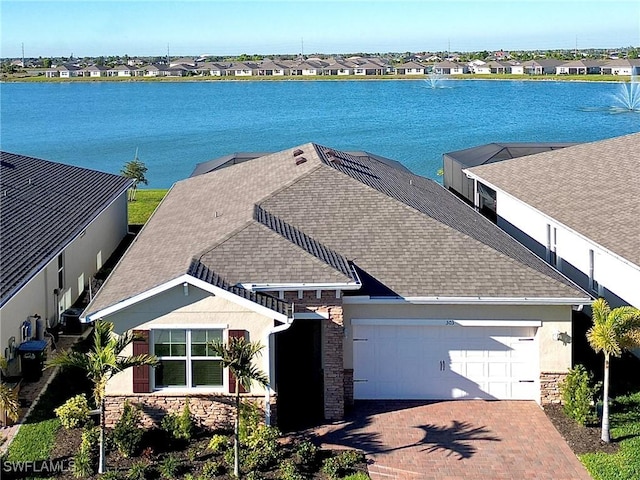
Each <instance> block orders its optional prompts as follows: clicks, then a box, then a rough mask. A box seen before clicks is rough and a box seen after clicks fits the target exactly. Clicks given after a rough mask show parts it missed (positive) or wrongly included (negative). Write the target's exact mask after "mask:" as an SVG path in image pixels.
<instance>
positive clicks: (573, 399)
mask: <svg viewBox="0 0 640 480" xmlns="http://www.w3.org/2000/svg"><path fill="white" fill-rule="evenodd" d="M597 389H598V386H597V385H596V386H594V385H593V375H592V374H591V373H589V372H587V370H586V369H585V368H584V367H583V366H582V365H576V366H575V367H574V368H572V369H571V370H569V373H568V374H567V377H566V378H565V380H564V381H563V382H562V383H561V384H560V393H561V394H562V403H563V409H564V412H565V413H566V414H567V416H569V417H570V418H573V419H574V420H575V421H576V422H578V423H579V424H580V425H585V424H586V423H587V422H590V421H593V420H594V417H595V411H594V407H593V398H594V395H595V393H596V391H597Z"/></svg>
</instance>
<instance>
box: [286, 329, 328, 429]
mask: <svg viewBox="0 0 640 480" xmlns="http://www.w3.org/2000/svg"><path fill="white" fill-rule="evenodd" d="M320 322H321V321H320V320H306V319H298V320H295V321H294V322H293V324H292V325H291V327H289V328H288V329H287V330H285V331H284V332H280V333H278V334H276V337H275V338H276V392H277V395H278V406H277V418H278V427H279V428H280V429H281V430H282V431H285V432H286V431H291V430H298V429H302V428H307V427H311V426H314V425H318V424H319V423H321V422H322V420H323V416H324V415H323V413H324V411H323V405H324V402H323V391H324V388H323V376H322V361H321V346H320V338H321V323H320Z"/></svg>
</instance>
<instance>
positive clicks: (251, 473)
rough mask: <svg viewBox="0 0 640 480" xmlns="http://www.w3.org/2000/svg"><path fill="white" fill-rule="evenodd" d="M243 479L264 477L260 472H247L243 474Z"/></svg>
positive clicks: (249, 479)
mask: <svg viewBox="0 0 640 480" xmlns="http://www.w3.org/2000/svg"><path fill="white" fill-rule="evenodd" d="M244 478H245V480H263V479H264V477H263V476H262V474H261V473H260V472H249V473H247V474H246V475H245V476H244Z"/></svg>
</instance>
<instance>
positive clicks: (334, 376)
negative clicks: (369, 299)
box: [284, 290, 345, 420]
mask: <svg viewBox="0 0 640 480" xmlns="http://www.w3.org/2000/svg"><path fill="white" fill-rule="evenodd" d="M299 297H300V296H299V295H298V292H286V293H285V295H284V298H285V300H287V301H288V302H291V303H293V304H294V305H295V309H296V312H298V313H304V312H317V313H322V314H327V315H328V316H329V318H328V320H326V321H323V322H322V368H323V375H324V418H325V419H326V420H341V419H342V418H343V417H344V406H345V387H344V382H345V380H344V361H343V357H344V348H343V342H344V321H343V318H342V297H340V298H336V292H335V291H330V290H323V291H322V292H321V295H320V298H318V295H317V293H316V291H315V290H313V291H304V292H303V293H302V298H299Z"/></svg>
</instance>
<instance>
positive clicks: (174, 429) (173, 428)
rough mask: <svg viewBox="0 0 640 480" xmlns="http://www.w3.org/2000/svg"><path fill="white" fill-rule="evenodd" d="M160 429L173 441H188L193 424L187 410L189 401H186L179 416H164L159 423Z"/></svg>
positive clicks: (189, 411) (189, 412)
mask: <svg viewBox="0 0 640 480" xmlns="http://www.w3.org/2000/svg"><path fill="white" fill-rule="evenodd" d="M160 427H161V428H162V429H163V430H164V431H165V432H167V433H168V434H169V436H170V437H171V438H172V439H174V440H190V439H191V435H192V434H193V430H194V424H193V417H192V416H191V410H190V409H189V400H188V399H187V401H186V402H185V404H184V408H183V409H182V413H180V414H179V415H176V414H168V415H165V416H164V417H163V418H162V421H161V422H160Z"/></svg>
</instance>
